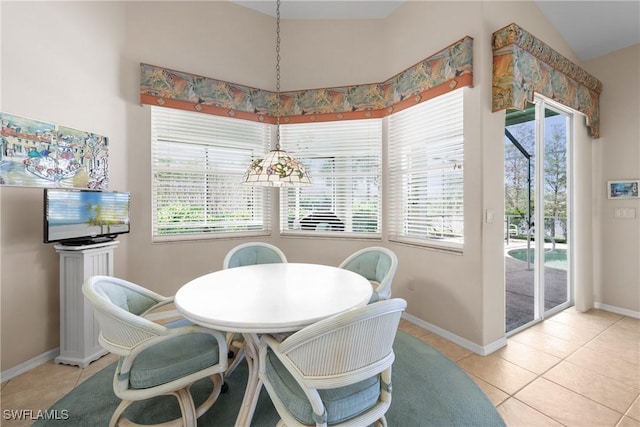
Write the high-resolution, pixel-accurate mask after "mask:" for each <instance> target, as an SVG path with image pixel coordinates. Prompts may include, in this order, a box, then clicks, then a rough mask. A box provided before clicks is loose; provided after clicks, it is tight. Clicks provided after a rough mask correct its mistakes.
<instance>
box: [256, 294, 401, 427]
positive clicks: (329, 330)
mask: <svg viewBox="0 0 640 427" xmlns="http://www.w3.org/2000/svg"><path fill="white" fill-rule="evenodd" d="M406 305H407V303H406V301H405V300H403V299H399V298H395V299H389V300H385V301H380V302H376V303H372V304H368V305H366V306H364V307H359V308H354V309H351V310H348V311H345V312H343V313H340V314H337V315H335V316H332V317H330V318H327V319H324V320H321V321H319V322H317V323H315V324H313V325H311V326H307V327H306V328H304V329H302V330H300V331H298V332H296V333H294V334H292V335H290V336H289V337H287V338H286V339H285V340H283V341H279V340H278V339H276V338H274V337H272V336H270V335H264V336H262V338H261V339H260V345H259V352H260V354H259V360H260V370H259V377H260V379H261V380H262V382H263V383H264V385H265V388H266V390H267V392H268V393H269V396H270V397H271V401H272V402H273V405H274V406H275V408H276V410H277V412H278V415H279V416H280V418H281V420H280V422H279V423H278V425H279V426H284V425H286V426H298V425H304V426H308V425H316V426H327V425H332V426H366V425H371V424H373V423H376V424H378V425H383V426H386V425H387V422H386V418H385V414H386V412H387V410H388V409H389V406H390V405H391V367H392V364H393V361H394V357H395V356H394V353H393V348H392V345H393V341H394V338H395V336H396V331H397V329H398V324H399V322H400V316H401V315H402V312H403V311H404V309H405V307H406Z"/></svg>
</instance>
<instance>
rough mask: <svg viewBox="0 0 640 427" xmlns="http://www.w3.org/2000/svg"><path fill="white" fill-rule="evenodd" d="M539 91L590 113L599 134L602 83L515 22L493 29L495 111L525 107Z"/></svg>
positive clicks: (593, 128)
mask: <svg viewBox="0 0 640 427" xmlns="http://www.w3.org/2000/svg"><path fill="white" fill-rule="evenodd" d="M534 92H537V93H539V94H541V95H544V96H547V97H549V98H551V99H553V100H555V101H557V102H559V103H561V104H563V105H566V106H567V107H570V108H573V109H574V110H577V111H579V112H581V113H583V114H585V115H586V116H587V126H588V127H589V129H590V131H591V136H592V137H593V138H599V137H600V106H599V99H600V93H601V92H602V83H601V82H600V81H599V80H598V79H596V78H595V77H593V76H592V75H591V74H589V73H587V72H586V71H585V70H583V69H582V68H580V67H579V66H578V65H576V64H574V63H573V62H571V61H569V60H568V59H567V58H565V57H564V56H562V55H560V54H559V53H558V52H556V51H555V50H553V49H552V48H551V47H549V46H548V45H546V44H545V43H543V42H542V41H540V40H538V39H537V38H535V37H534V36H533V35H531V34H530V33H528V32H527V31H525V30H523V29H522V28H520V27H519V26H518V25H516V24H510V25H507V26H506V27H504V28H502V29H500V30H498V31H496V32H495V33H493V111H499V110H503V109H505V108H515V109H519V110H522V109H524V108H525V106H526V103H527V101H529V102H532V101H533V94H534Z"/></svg>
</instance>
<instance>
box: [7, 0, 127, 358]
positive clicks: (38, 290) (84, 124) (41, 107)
mask: <svg viewBox="0 0 640 427" xmlns="http://www.w3.org/2000/svg"><path fill="white" fill-rule="evenodd" d="M124 24H125V14H124V7H123V4H121V3H90V2H26V3H18V2H4V1H3V2H2V29H1V31H2V109H3V110H2V111H5V112H8V113H12V114H16V115H22V116H26V117H30V118H35V119H41V120H46V121H50V122H53V123H57V124H62V125H66V126H69V127H72V128H76V129H82V130H87V131H91V132H95V133H97V134H100V135H105V136H108V137H109V139H110V140H109V143H110V148H109V151H110V153H109V156H110V189H113V190H119V189H126V187H127V182H128V177H127V164H128V158H127V156H126V149H127V141H126V139H125V138H126V133H125V129H126V126H127V120H128V117H127V116H126V114H125V106H126V104H125V100H124V99H123V91H122V86H121V76H122V68H121V66H122V52H123V47H124V46H125V41H126V40H125V31H124V30H125V26H124ZM0 191H1V194H0V198H1V199H2V212H1V218H2V224H1V230H2V231H1V235H2V242H1V248H0V256H1V257H2V266H3V268H2V272H1V280H2V281H1V286H2V302H1V304H2V306H1V309H2V331H1V337H2V369H5V368H9V367H12V366H15V365H17V364H19V363H21V362H24V361H25V360H28V359H30V358H33V357H36V356H38V355H39V354H41V353H44V352H45V351H48V350H51V349H55V348H56V347H57V346H58V345H59V291H58V289H59V288H58V281H59V280H58V274H59V268H58V258H57V254H56V253H55V250H54V248H53V245H45V244H43V243H42V192H43V190H42V189H41V188H24V187H2V188H1V189H0ZM122 240H123V243H122V244H121V246H120V248H119V249H118V251H117V254H116V273H117V274H120V275H125V276H126V274H127V256H126V254H127V247H126V238H124V239H122Z"/></svg>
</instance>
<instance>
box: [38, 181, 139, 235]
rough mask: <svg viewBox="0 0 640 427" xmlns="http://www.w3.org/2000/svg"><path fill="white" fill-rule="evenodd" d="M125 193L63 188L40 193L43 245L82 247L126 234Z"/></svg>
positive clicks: (127, 225)
mask: <svg viewBox="0 0 640 427" xmlns="http://www.w3.org/2000/svg"><path fill="white" fill-rule="evenodd" d="M130 199H131V195H130V193H128V192H117V191H94V190H79V189H63V188H45V190H44V242H45V243H52V242H60V243H63V244H68V245H83V244H91V243H99V242H104V241H109V240H112V239H113V238H114V237H115V236H116V235H118V234H123V233H128V232H129V230H130V224H129V203H130Z"/></svg>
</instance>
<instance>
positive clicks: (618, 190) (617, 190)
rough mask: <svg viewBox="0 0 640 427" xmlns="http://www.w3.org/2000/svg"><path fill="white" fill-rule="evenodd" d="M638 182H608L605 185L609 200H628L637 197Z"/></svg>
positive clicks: (635, 180) (639, 183) (639, 182)
mask: <svg viewBox="0 0 640 427" xmlns="http://www.w3.org/2000/svg"><path fill="white" fill-rule="evenodd" d="M639 185H640V180H638V179H632V180H626V181H609V182H608V183H607V194H608V196H609V198H610V199H629V198H634V197H640V196H638V186H639Z"/></svg>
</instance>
